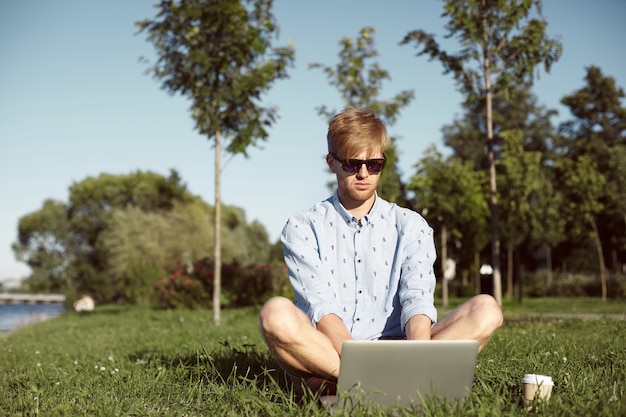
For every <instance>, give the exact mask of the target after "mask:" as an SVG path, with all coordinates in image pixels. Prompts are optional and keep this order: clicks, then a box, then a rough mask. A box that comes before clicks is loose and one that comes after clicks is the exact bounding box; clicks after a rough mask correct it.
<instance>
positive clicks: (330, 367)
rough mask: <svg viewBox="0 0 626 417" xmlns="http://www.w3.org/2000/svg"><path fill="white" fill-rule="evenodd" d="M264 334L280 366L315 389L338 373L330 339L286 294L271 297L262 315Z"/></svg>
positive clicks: (337, 364)
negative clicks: (285, 296)
mask: <svg viewBox="0 0 626 417" xmlns="http://www.w3.org/2000/svg"><path fill="white" fill-rule="evenodd" d="M259 322H260V327H261V334H262V335H263V338H264V340H265V343H266V344H267V346H268V348H269V350H270V352H271V353H272V355H273V356H274V357H275V358H276V360H277V361H278V362H279V364H280V365H281V367H283V369H285V371H287V373H289V374H290V375H292V376H295V377H299V378H304V379H305V380H306V381H307V385H309V387H310V388H311V389H312V390H313V391H314V392H315V391H317V390H318V389H319V388H320V385H321V384H322V383H323V382H331V383H332V382H334V381H336V380H337V377H338V376H339V354H338V353H337V351H336V350H335V349H334V347H333V345H332V343H331V342H330V339H328V337H326V336H325V335H324V334H323V333H321V332H319V331H318V330H317V329H315V327H313V325H312V324H311V321H310V320H309V318H308V317H307V316H306V314H304V313H303V312H302V311H300V309H298V308H297V307H296V306H295V305H294V304H293V303H292V302H291V301H290V300H288V299H287V298H284V297H274V298H272V299H270V300H269V301H268V302H267V303H265V305H264V306H263V308H262V309H261V313H260V314H259Z"/></svg>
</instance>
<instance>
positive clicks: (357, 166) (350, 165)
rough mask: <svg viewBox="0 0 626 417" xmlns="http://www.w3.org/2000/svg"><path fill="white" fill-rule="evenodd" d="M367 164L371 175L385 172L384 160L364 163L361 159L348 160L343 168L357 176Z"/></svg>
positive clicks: (372, 160) (371, 160) (369, 160)
mask: <svg viewBox="0 0 626 417" xmlns="http://www.w3.org/2000/svg"><path fill="white" fill-rule="evenodd" d="M363 164H365V166H366V167H367V171H368V172H369V173H370V174H378V173H379V172H380V171H382V170H383V166H384V165H385V160H384V159H368V160H367V161H362V160H360V159H348V160H347V161H344V162H343V163H342V164H341V166H342V167H343V170H344V171H345V172H348V173H350V174H355V173H357V172H359V171H360V170H361V167H362V166H363Z"/></svg>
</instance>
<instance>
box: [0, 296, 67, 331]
mask: <svg viewBox="0 0 626 417" xmlns="http://www.w3.org/2000/svg"><path fill="white" fill-rule="evenodd" d="M64 311H65V308H64V307H63V305H62V304H56V303H55V304H0V334H2V333H5V332H11V331H13V330H16V329H19V328H22V327H25V326H28V325H30V324H34V323H40V322H42V321H46V320H50V319H53V318H55V317H58V316H60V315H61V314H63V312H64Z"/></svg>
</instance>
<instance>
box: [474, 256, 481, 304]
mask: <svg viewBox="0 0 626 417" xmlns="http://www.w3.org/2000/svg"><path fill="white" fill-rule="evenodd" d="M474 288H475V289H476V294H480V253H479V252H478V251H475V252H474Z"/></svg>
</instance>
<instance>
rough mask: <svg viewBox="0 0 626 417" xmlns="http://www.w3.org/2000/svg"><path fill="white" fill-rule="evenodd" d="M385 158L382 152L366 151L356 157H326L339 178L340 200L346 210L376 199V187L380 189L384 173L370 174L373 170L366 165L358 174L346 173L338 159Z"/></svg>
mask: <svg viewBox="0 0 626 417" xmlns="http://www.w3.org/2000/svg"><path fill="white" fill-rule="evenodd" d="M383 158H384V156H383V153H382V151H380V150H379V151H376V152H367V151H364V152H361V153H359V154H356V155H334V156H333V155H332V154H329V155H327V156H326V161H327V163H328V166H329V167H330V170H331V172H333V173H334V174H335V176H336V177H337V188H338V193H339V199H340V200H341V202H342V204H343V205H344V206H345V207H346V208H348V209H351V208H354V207H358V206H360V205H361V204H364V203H367V202H368V201H370V200H373V199H374V193H375V191H376V187H378V182H379V181H380V174H381V173H382V171H381V172H378V173H373V172H370V171H371V170H372V169H371V167H370V170H368V168H367V166H366V164H365V163H364V164H362V165H361V166H360V167H359V168H358V170H357V171H356V173H351V172H346V170H345V169H344V168H343V167H342V163H341V162H340V161H338V160H337V159H340V160H342V161H345V160H346V159H360V160H372V159H383ZM374 165H376V162H374ZM374 171H375V169H374Z"/></svg>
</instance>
